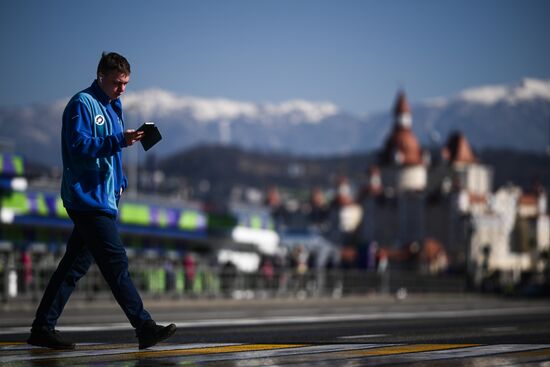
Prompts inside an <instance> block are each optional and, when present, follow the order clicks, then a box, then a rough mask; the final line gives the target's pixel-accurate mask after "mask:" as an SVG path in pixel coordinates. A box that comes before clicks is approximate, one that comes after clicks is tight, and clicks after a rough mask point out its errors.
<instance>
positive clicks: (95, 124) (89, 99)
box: [61, 81, 128, 215]
mask: <svg viewBox="0 0 550 367" xmlns="http://www.w3.org/2000/svg"><path fill="white" fill-rule="evenodd" d="M123 131H124V122H123V117H122V104H121V103H120V99H116V100H114V101H111V102H109V97H108V96H107V95H106V94H105V93H104V92H103V91H102V90H101V88H100V87H99V85H98V84H97V81H94V83H93V84H92V85H91V86H90V87H89V88H87V89H85V90H83V91H81V92H79V93H77V94H76V95H75V96H74V97H73V98H71V100H70V101H69V103H68V104H67V107H65V111H64V112H63V127H62V131H61V153H62V157H63V179H62V183H61V198H62V199H63V205H64V206H65V208H67V209H71V210H76V211H101V212H105V213H108V214H112V215H117V213H118V200H119V199H120V190H121V189H123V190H124V189H126V186H127V185H128V181H127V179H126V176H125V175H124V173H123V172H122V148H124V147H125V146H126V141H125V140H124V134H123Z"/></svg>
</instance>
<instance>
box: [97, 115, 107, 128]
mask: <svg viewBox="0 0 550 367" xmlns="http://www.w3.org/2000/svg"><path fill="white" fill-rule="evenodd" d="M94 121H95V124H96V125H99V126H101V125H103V124H104V123H105V117H103V115H96V116H95V117H94Z"/></svg>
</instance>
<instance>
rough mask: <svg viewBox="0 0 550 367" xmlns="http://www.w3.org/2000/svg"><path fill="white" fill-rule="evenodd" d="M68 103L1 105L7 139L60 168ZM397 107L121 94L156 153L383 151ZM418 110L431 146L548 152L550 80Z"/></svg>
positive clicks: (417, 121)
mask: <svg viewBox="0 0 550 367" xmlns="http://www.w3.org/2000/svg"><path fill="white" fill-rule="evenodd" d="M408 97H409V99H414V98H413V97H414V96H408ZM66 102H67V100H63V101H58V102H56V103H53V104H52V105H49V106H44V105H39V106H27V107H24V108H2V109H0V128H1V131H2V135H1V136H0V138H7V139H11V140H13V141H15V149H16V151H18V152H20V153H22V154H24V155H25V156H27V157H29V158H30V159H32V160H34V161H38V162H42V163H46V164H55V165H59V164H60V148H59V140H60V127H61V114H62V111H63V108H64V106H65V103H66ZM393 103H394V101H388V109H387V111H384V112H380V113H375V114H371V115H370V116H368V117H358V116H354V115H352V114H349V113H346V112H345V111H341V110H340V109H339V108H338V107H337V106H335V105H334V104H333V103H330V102H311V101H303V100H291V101H286V102H281V103H264V104H257V103H251V102H245V101H235V100H229V99H225V98H198V97H192V96H179V95H176V94H174V93H171V92H168V91H165V90H161V89H150V90H143V91H137V92H129V93H128V94H127V95H125V96H124V97H123V104H124V109H125V114H126V126H127V127H129V128H132V127H133V128H135V127H137V126H139V125H141V123H142V122H144V121H155V122H156V123H157V125H158V126H159V128H160V130H161V133H162V135H163V136H164V139H163V141H162V143H161V144H159V145H157V146H155V148H153V150H152V151H151V152H153V153H155V154H157V155H165V154H170V153H174V152H176V151H179V150H183V149H186V148H189V147H190V146H195V145H199V144H202V143H223V144H232V145H238V146H241V147H244V148H247V149H254V150H261V151H279V152H285V153H294V154H310V155H320V154H322V155H327V154H343V153H351V152H355V151H369V150H373V149H379V148H380V147H381V146H382V144H383V141H384V139H385V137H386V136H387V134H388V132H389V130H390V129H391V127H392V124H393V117H392V116H391V109H392V107H393ZM411 109H412V117H413V130H414V132H415V133H416V135H417V137H418V138H419V140H420V142H421V143H422V144H423V145H424V146H426V147H428V146H434V145H436V144H437V145H441V144H443V143H444V141H445V140H446V138H447V136H448V135H449V134H450V133H451V132H452V131H454V130H461V131H462V132H464V133H465V134H466V136H467V137H468V139H469V141H470V143H471V144H472V145H473V146H474V148H476V149H483V148H488V147H492V148H495V147H503V148H506V147H507V148H513V149H519V150H526V151H540V152H542V151H543V150H544V149H545V147H546V146H547V144H549V139H550V131H549V129H550V81H548V80H536V79H524V80H523V81H521V82H520V83H518V84H515V85H497V86H482V87H477V88H472V89H468V90H464V91H462V92H460V93H458V94H456V95H455V96H451V97H446V98H441V97H440V98H434V99H430V100H427V101H424V102H422V103H418V104H413V105H412V106H411ZM147 154H150V153H147ZM141 156H142V157H143V156H144V155H143V154H141Z"/></svg>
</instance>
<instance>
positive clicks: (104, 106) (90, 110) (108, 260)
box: [27, 52, 176, 349]
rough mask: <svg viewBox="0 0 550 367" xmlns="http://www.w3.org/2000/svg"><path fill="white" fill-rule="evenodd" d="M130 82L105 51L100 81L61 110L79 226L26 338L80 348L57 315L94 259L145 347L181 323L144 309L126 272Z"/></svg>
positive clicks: (66, 199)
mask: <svg viewBox="0 0 550 367" xmlns="http://www.w3.org/2000/svg"><path fill="white" fill-rule="evenodd" d="M129 80H130V64H129V63H128V61H127V60H126V59H125V58H124V57H123V56H121V55H119V54H117V53H114V52H111V53H103V55H102V57H101V60H100V61H99V65H98V68H97V79H96V80H95V81H94V82H93V83H92V85H91V86H90V87H89V88H87V89H85V90H83V91H81V92H79V93H77V94H76V95H75V96H74V97H73V98H71V100H70V101H69V103H68V104H67V107H66V108H65V111H64V112H63V127H62V134H61V150H62V158H63V179H62V184H61V197H62V199H63V204H64V206H65V208H66V209H67V213H68V214H69V217H70V218H71V220H72V221H73V224H74V228H73V231H72V233H71V236H70V238H69V240H68V242H67V250H66V252H65V254H64V256H63V258H62V259H61V261H60V263H59V265H58V267H57V269H56V270H55V272H54V273H53V275H52V277H51V279H50V281H49V283H48V286H47V287H46V290H45V292H44V295H43V297H42V300H41V302H40V305H39V306H38V309H37V311H36V316H35V319H34V322H33V324H32V329H31V335H30V337H29V339H28V340H27V342H28V343H29V344H31V345H35V346H40V347H47V348H53V349H74V348H75V344H74V343H72V342H69V341H66V340H64V339H63V338H62V337H61V336H60V334H59V332H58V331H57V330H55V325H56V323H57V319H58V318H59V317H60V316H61V312H62V311H63V308H64V306H65V304H66V303H67V301H68V299H69V297H70V295H71V293H72V292H73V290H74V288H75V286H76V283H77V282H78V280H79V279H80V278H81V277H82V276H83V275H84V274H86V272H87V271H88V269H89V267H90V265H91V264H92V262H93V261H94V260H95V262H96V263H97V265H98V267H99V270H100V271H101V274H102V275H103V277H104V278H105V280H106V281H107V283H108V284H109V287H110V288H111V291H112V292H113V295H114V297H115V299H116V301H117V302H118V304H119V305H120V307H121V308H122V310H123V311H124V313H125V314H126V317H127V318H128V320H129V321H130V323H131V324H132V326H133V327H134V328H135V329H136V335H137V338H138V341H139V349H145V348H148V347H151V346H153V345H155V344H157V343H158V342H159V341H161V340H164V339H166V338H168V337H170V336H171V335H172V334H174V332H175V331H176V326H175V325H174V324H170V325H168V326H160V325H157V324H156V323H155V322H154V321H153V320H152V318H151V316H150V315H149V313H148V312H147V311H146V310H145V309H144V307H143V303H142V300H141V297H140V295H139V293H138V291H137V289H136V288H135V286H134V283H133V282H132V279H131V278H130V274H129V272H128V257H127V256H126V251H125V249H124V245H123V244H122V241H121V239H120V235H119V233H118V227H117V223H116V218H117V214H118V202H119V200H120V197H121V195H122V193H123V191H124V190H125V189H126V186H127V184H128V182H127V179H126V177H125V175H124V173H123V172H122V149H123V148H126V147H129V146H131V145H132V144H134V143H135V142H137V141H139V140H140V139H141V138H142V137H143V132H141V131H135V130H130V129H129V130H124V122H123V114H122V104H121V102H120V99H119V97H120V95H121V94H122V93H124V91H125V89H126V85H127V84H128V82H129Z"/></svg>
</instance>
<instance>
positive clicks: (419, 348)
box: [353, 344, 481, 356]
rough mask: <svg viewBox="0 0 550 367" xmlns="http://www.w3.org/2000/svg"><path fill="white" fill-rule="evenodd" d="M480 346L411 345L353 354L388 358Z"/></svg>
mask: <svg viewBox="0 0 550 367" xmlns="http://www.w3.org/2000/svg"><path fill="white" fill-rule="evenodd" d="M480 345H481V344H413V345H397V346H393V347H383V348H374V349H369V350H364V351H354V352H353V353H354V354H357V355H360V356H389V355H393V354H405V353H418V352H432V351H435V350H447V349H458V348H469V347H478V346H480Z"/></svg>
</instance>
